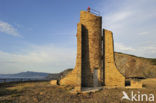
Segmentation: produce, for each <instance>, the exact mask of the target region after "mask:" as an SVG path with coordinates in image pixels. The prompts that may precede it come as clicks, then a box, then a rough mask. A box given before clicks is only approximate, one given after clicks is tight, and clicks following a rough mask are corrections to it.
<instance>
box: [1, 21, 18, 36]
mask: <svg viewBox="0 0 156 103" xmlns="http://www.w3.org/2000/svg"><path fill="white" fill-rule="evenodd" d="M0 32H3V33H6V34H8V35H12V36H16V37H21V35H20V34H19V33H18V31H17V29H16V28H14V27H13V26H12V25H11V24H9V23H7V22H4V21H0Z"/></svg>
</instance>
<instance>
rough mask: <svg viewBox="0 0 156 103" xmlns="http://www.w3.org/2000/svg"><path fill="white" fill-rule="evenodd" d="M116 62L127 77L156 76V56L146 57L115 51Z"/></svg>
mask: <svg viewBox="0 0 156 103" xmlns="http://www.w3.org/2000/svg"><path fill="white" fill-rule="evenodd" d="M115 62H116V66H117V68H118V69H119V71H120V72H121V73H122V74H123V75H124V76H125V77H145V78H154V77H156V58H144V57H137V56H134V55H129V54H124V53H119V52H115Z"/></svg>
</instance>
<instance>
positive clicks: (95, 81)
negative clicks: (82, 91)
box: [93, 69, 98, 87]
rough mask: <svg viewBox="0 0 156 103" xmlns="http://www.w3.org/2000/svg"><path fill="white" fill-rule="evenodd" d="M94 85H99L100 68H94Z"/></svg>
mask: <svg viewBox="0 0 156 103" xmlns="http://www.w3.org/2000/svg"><path fill="white" fill-rule="evenodd" d="M93 85H94V87H98V69H94V73H93Z"/></svg>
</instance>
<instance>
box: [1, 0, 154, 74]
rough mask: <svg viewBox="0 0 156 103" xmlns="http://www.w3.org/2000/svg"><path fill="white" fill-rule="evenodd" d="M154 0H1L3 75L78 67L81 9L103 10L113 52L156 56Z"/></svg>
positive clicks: (52, 71)
mask: <svg viewBox="0 0 156 103" xmlns="http://www.w3.org/2000/svg"><path fill="white" fill-rule="evenodd" d="M155 5H156V0H0V74H8V73H18V72H23V71H38V72H48V73H58V72H61V71H62V70H64V69H67V68H74V66H75V62H76V46H77V44H76V43H77V41H76V30H77V23H78V22H79V17H80V11H81V10H86V9H87V7H88V6H90V7H91V8H93V9H95V10H97V11H99V12H100V16H102V18H103V19H102V21H103V23H102V26H103V28H105V29H108V30H111V31H112V32H113V36H114V46H115V51H117V52H123V53H126V54H132V55H136V56H141V57H147V58H156V40H155V39H156V12H155V10H156V6H155Z"/></svg>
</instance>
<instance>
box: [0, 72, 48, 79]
mask: <svg viewBox="0 0 156 103" xmlns="http://www.w3.org/2000/svg"><path fill="white" fill-rule="evenodd" d="M48 75H49V73H42V72H32V71H27V72H21V73H16V74H0V78H45V77H47V76H48Z"/></svg>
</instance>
